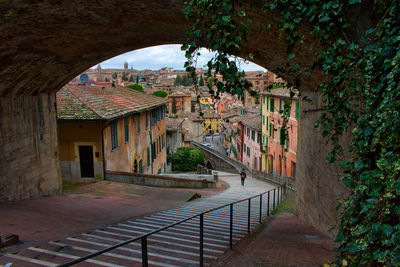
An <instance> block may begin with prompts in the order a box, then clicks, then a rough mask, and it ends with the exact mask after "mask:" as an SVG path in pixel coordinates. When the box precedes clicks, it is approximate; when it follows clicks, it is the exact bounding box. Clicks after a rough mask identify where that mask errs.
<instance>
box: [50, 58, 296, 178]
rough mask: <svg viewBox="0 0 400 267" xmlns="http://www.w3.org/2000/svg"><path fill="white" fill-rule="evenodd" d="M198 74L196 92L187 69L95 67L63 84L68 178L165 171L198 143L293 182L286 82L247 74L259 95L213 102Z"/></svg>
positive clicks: (60, 106) (292, 126)
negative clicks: (284, 115) (285, 116)
mask: <svg viewBox="0 0 400 267" xmlns="http://www.w3.org/2000/svg"><path fill="white" fill-rule="evenodd" d="M196 74H197V76H198V77H199V78H198V79H199V80H198V83H197V84H198V86H197V87H195V85H194V82H193V81H192V78H191V77H190V75H189V73H187V72H186V71H182V70H174V69H172V68H167V67H165V68H162V69H160V70H135V69H133V68H132V67H131V68H129V64H128V62H125V64H124V66H123V68H121V69H103V68H102V67H101V65H100V64H98V65H97V67H96V68H94V69H88V70H87V71H85V72H84V73H83V74H81V75H80V76H78V77H76V78H75V79H73V80H72V81H71V82H70V83H68V84H67V85H65V86H64V87H63V88H62V89H61V90H60V91H58V92H57V118H58V131H59V139H60V140H59V142H60V160H61V169H62V177H63V179H66V180H71V179H72V180H73V179H79V178H83V177H94V178H98V179H107V176H109V175H112V174H115V173H138V174H166V173H169V172H171V164H170V162H169V161H168V160H167V159H168V158H169V157H170V156H172V155H173V154H174V153H175V152H176V151H177V150H178V148H180V147H190V146H191V145H192V144H193V143H197V144H201V145H202V146H205V147H208V148H210V149H213V150H214V151H216V153H220V154H222V155H225V156H228V157H230V158H231V159H233V160H236V161H238V162H240V163H242V164H244V165H245V166H247V168H248V169H249V170H251V171H252V172H254V173H257V174H258V175H272V176H275V177H280V178H283V177H284V178H286V179H293V180H294V179H295V177H296V147H297V129H298V126H297V125H298V123H297V120H298V109H299V103H298V98H297V97H296V96H295V97H290V95H289V90H288V89H287V88H286V85H285V81H283V80H282V78H280V77H278V76H277V75H275V74H274V73H272V72H268V71H267V72H263V71H250V72H246V79H247V80H248V81H249V82H250V83H251V84H252V90H254V91H255V92H256V93H257V96H255V97H254V96H251V95H250V94H249V92H247V91H245V92H244V94H242V95H240V96H238V95H231V94H228V93H221V94H220V95H218V97H216V95H215V93H213V92H210V90H209V89H208V87H207V86H205V84H206V82H207V81H206V79H207V78H206V71H205V70H203V69H196ZM196 88H197V90H196ZM289 104H290V118H289V122H288V123H287V125H283V124H284V121H283V119H282V112H283V109H284V108H285V107H286V106H287V105H289ZM211 165H212V164H211ZM209 167H210V168H213V166H209Z"/></svg>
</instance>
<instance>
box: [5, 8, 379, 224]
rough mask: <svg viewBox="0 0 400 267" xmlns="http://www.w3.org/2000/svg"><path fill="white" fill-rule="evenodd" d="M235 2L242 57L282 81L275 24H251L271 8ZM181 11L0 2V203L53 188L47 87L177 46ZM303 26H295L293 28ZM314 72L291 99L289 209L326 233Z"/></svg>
mask: <svg viewBox="0 0 400 267" xmlns="http://www.w3.org/2000/svg"><path fill="white" fill-rule="evenodd" d="M239 2H240V4H241V5H242V8H244V9H246V11H247V12H246V14H248V16H249V17H250V18H251V19H252V20H253V23H252V25H253V34H252V35H251V36H250V38H249V41H248V44H247V45H246V46H244V48H243V54H242V55H241V56H244V57H246V55H248V54H249V53H250V52H251V53H253V54H254V60H253V61H254V62H255V63H257V64H259V65H261V66H264V67H266V68H268V69H270V70H273V71H274V72H276V73H278V74H280V75H282V76H283V77H284V78H285V79H286V80H291V77H287V76H286V75H285V73H280V72H279V71H277V70H278V68H279V67H280V66H281V65H283V64H284V63H285V62H286V61H287V55H286V50H285V47H282V46H281V42H279V41H278V39H279V35H280V33H279V31H278V30H277V29H274V28H272V30H271V31H267V32H261V31H260V29H261V27H262V26H263V25H264V24H265V23H268V22H271V23H273V22H277V21H279V17H278V14H279V11H278V10H276V11H275V13H271V14H268V16H265V14H264V13H263V12H262V11H261V8H260V7H261V5H262V2H261V1H260V2H259V1H250V3H249V2H248V1H239ZM182 9H183V6H182V3H181V1H180V0H153V1H148V0H138V1H135V2H134V4H132V1H128V0H118V1H117V0H109V1H82V0H71V1H50V0H45V1H33V0H28V1H24V2H21V1H11V2H10V1H8V2H7V3H2V4H0V10H1V13H2V14H10V16H7V18H4V20H3V22H2V24H1V25H0V32H1V33H2V34H1V36H0V44H1V46H0V47H1V49H0V62H2V63H1V68H0V105H1V109H0V114H1V116H0V137H1V138H0V170H1V173H0V188H1V189H0V200H11V199H22V198H28V197H33V196H38V195H49V194H56V193H58V192H60V190H61V179H60V166H59V160H58V141H57V131H56V113H55V92H56V91H57V90H58V89H60V88H61V87H62V86H63V85H64V84H66V83H67V82H68V81H70V80H71V79H72V78H74V77H75V76H76V75H78V74H79V73H81V72H83V71H85V70H86V69H88V68H89V67H91V66H93V65H95V64H97V63H98V62H101V61H103V60H105V59H108V58H111V57H113V56H116V55H119V54H121V53H124V52H127V51H131V50H134V49H138V48H143V47H148V46H152V45H160V44H173V43H181V42H182V40H183V36H184V32H185V30H186V28H187V26H188V25H189V22H188V21H186V20H185V19H184V15H183V13H182ZM367 10H368V9H367ZM364 11H365V10H360V11H359V14H362V16H361V15H358V14H355V15H354V16H355V17H362V18H363V20H362V21H361V22H360V24H362V23H363V24H365V21H366V20H368V16H371V13H370V12H372V11H369V12H367V13H366V12H364ZM356 21H357V19H356ZM365 27H367V25H365ZM308 29H309V25H307V24H300V31H302V32H305V33H306V32H308ZM305 42H307V38H306V40H305ZM239 56H240V55H239ZM312 58H313V57H312V55H310V54H307V53H306V54H304V55H303V56H301V57H299V58H297V57H296V60H298V62H296V63H299V64H307V63H308V62H311V61H312ZM321 79H322V77H321V75H320V74H319V73H314V74H313V75H312V76H311V78H310V80H309V81H307V83H306V84H303V86H302V88H298V89H300V90H302V91H303V92H305V94H307V95H308V96H309V98H311V99H312V100H314V102H313V104H312V105H309V104H306V103H301V104H300V121H299V129H300V130H299V137H298V138H299V142H298V144H299V145H298V150H297V155H298V168H297V181H298V182H297V190H298V191H297V203H298V206H297V210H298V213H299V214H300V215H301V217H303V218H304V219H306V220H308V221H310V222H312V223H313V224H314V225H315V226H317V227H318V228H319V229H321V230H323V231H325V230H326V228H327V226H329V225H330V224H331V222H332V221H333V220H335V219H336V218H337V214H336V211H335V207H336V198H337V197H338V195H340V194H342V193H343V192H344V190H343V187H342V186H341V183H340V181H339V179H338V178H337V175H336V174H337V173H338V168H337V167H335V166H328V165H327V164H326V163H325V153H326V152H327V151H328V148H327V147H326V145H325V140H324V139H323V138H322V137H321V136H320V133H319V131H318V130H317V129H314V127H313V124H314V121H315V119H316V118H317V117H318V109H319V108H320V107H321V103H320V99H319V96H318V94H316V93H314V92H313V88H314V85H315V84H317V83H318V81H320V80H321ZM327 170H329V172H327Z"/></svg>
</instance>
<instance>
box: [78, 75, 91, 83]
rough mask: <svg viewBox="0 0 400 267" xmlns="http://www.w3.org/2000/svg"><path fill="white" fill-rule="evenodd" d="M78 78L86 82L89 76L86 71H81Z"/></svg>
mask: <svg viewBox="0 0 400 267" xmlns="http://www.w3.org/2000/svg"><path fill="white" fill-rule="evenodd" d="M79 80H80V81H81V83H83V84H86V83H87V82H88V80H89V76H88V75H87V74H86V73H82V74H81V75H80V76H79Z"/></svg>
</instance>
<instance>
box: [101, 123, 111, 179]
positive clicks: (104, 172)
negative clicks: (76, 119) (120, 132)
mask: <svg viewBox="0 0 400 267" xmlns="http://www.w3.org/2000/svg"><path fill="white" fill-rule="evenodd" d="M110 125H111V122H110V123H109V124H107V125H106V126H104V127H103V128H101V157H102V158H103V180H105V179H106V167H105V166H106V159H105V157H104V133H103V131H104V129H105V128H107V127H108V126H110Z"/></svg>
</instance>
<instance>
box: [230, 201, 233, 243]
mask: <svg viewBox="0 0 400 267" xmlns="http://www.w3.org/2000/svg"><path fill="white" fill-rule="evenodd" d="M230 208H231V214H230V223H229V224H230V226H229V246H230V247H231V249H232V247H233V244H232V243H233V242H232V239H233V204H231V205H230Z"/></svg>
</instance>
